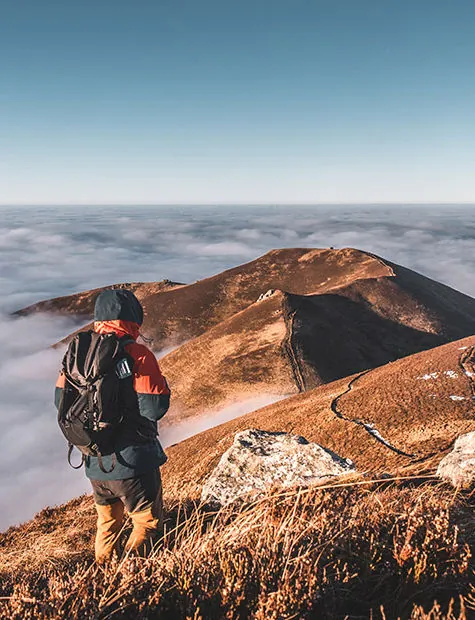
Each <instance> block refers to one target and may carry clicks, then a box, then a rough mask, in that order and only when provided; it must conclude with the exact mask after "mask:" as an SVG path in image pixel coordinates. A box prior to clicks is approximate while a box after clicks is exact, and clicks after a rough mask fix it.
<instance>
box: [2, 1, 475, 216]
mask: <svg viewBox="0 0 475 620" xmlns="http://www.w3.org/2000/svg"><path fill="white" fill-rule="evenodd" d="M474 32H475V2H473V0H451V1H450V2H449V1H448V0H411V1H407V0H313V1H310V0H293V1H290V0H253V1H248V0H241V1H240V2H234V1H230V0H229V1H228V0H220V1H218V0H216V1H215V0H213V1H211V0H202V1H198V0H153V1H152V0H149V1H145V0H136V1H135V2H131V1H130V0H128V1H123V0H95V1H94V2H92V1H90V0H82V1H81V2H73V1H72V0H63V1H61V2H59V1H58V2H52V1H49V0H42V1H41V2H40V1H38V0H34V1H33V0H0V203H2V204H22V203H30V204H49V203H56V204H58V203H59V204H61V203H64V204H71V203H79V204H81V203H142V204H144V203H189V204H193V203H221V202H227V203H319V202H323V203H325V202H379V201H381V202H475V36H474Z"/></svg>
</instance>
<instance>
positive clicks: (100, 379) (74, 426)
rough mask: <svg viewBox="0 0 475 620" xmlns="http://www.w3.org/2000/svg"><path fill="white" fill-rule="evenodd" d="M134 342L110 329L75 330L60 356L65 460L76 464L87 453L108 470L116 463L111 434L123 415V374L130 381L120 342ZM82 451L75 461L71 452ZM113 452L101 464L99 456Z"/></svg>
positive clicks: (129, 366)
mask: <svg viewBox="0 0 475 620" xmlns="http://www.w3.org/2000/svg"><path fill="white" fill-rule="evenodd" d="M129 342H133V340H132V339H131V338H129V337H127V336H126V337H124V338H118V337H117V335H116V334H115V333H109V334H97V333H95V332H93V331H86V332H79V333H78V334H76V336H74V338H73V339H72V340H71V342H70V343H69V347H68V350H67V351H66V353H65V355H64V358H63V373H64V376H65V379H66V381H65V385H64V389H63V393H62V397H61V400H60V403H59V407H58V424H59V427H60V429H61V431H62V432H63V435H64V436H65V437H66V439H67V440H68V443H69V451H68V462H69V464H70V465H71V467H74V469H79V468H80V467H81V466H82V464H83V463H84V459H85V457H86V456H96V457H98V463H99V467H100V468H101V470H102V471H103V472H104V473H110V472H111V471H112V470H113V469H114V467H115V464H116V456H115V450H114V439H115V437H116V435H117V430H118V428H119V427H120V425H121V423H122V422H123V420H124V415H125V410H124V408H123V398H122V396H123V389H124V383H125V382H124V380H127V379H129V381H132V379H131V377H132V368H133V360H132V358H131V357H130V356H129V355H128V354H127V353H126V352H125V350H124V346H125V345H126V344H127V343H129ZM74 447H76V448H78V449H79V450H80V451H81V452H82V460H81V463H80V464H79V465H78V466H74V465H73V464H72V463H71V452H72V450H73V448H74ZM107 454H112V468H111V469H109V470H106V469H105V468H104V465H103V462H102V456H103V455H107Z"/></svg>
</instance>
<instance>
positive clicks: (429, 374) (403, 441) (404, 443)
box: [164, 337, 475, 496]
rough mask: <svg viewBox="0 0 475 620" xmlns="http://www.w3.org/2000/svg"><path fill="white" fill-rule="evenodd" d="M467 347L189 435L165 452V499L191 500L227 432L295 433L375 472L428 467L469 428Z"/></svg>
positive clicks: (474, 418)
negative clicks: (176, 496)
mask: <svg viewBox="0 0 475 620" xmlns="http://www.w3.org/2000/svg"><path fill="white" fill-rule="evenodd" d="M471 347H475V337H470V338H466V339H464V340H460V341H458V342H453V343H450V344H447V345H444V346H441V347H437V348H435V349H431V350H430V351H425V352H422V353H418V354H416V355H412V356H410V357H407V358H404V359H401V360H398V361H396V362H392V363H389V364H387V365H385V366H382V367H380V368H376V369H374V370H371V371H368V372H367V373H363V374H360V375H354V376H353V377H350V378H345V379H341V380H338V381H335V382H333V383H330V384H327V385H323V386H320V387H318V388H316V389H314V390H311V391H308V392H306V393H304V394H298V395H296V396H293V397H291V398H288V399H286V400H283V401H280V402H278V403H276V404H274V405H270V406H268V407H265V408H264V409H260V410H258V411H255V412H253V413H250V414H247V415H245V416H242V417H240V418H237V419H235V420H232V421H231V422H228V423H226V424H223V425H220V426H217V427H215V428H212V429H210V430H208V431H206V432H204V433H200V434H199V435H195V436H194V437H192V438H190V439H187V440H186V441H184V442H182V443H180V444H178V445H176V446H173V447H171V448H169V450H168V455H169V461H168V463H167V464H166V466H165V468H164V479H165V481H166V482H165V484H168V485H169V486H170V492H172V493H178V494H183V495H185V496H190V495H191V496H197V495H198V494H199V493H200V491H201V486H202V484H203V482H204V480H205V479H206V478H207V476H208V475H209V473H210V472H211V471H212V469H213V468H214V467H215V465H216V464H217V462H218V460H219V458H220V457H221V455H222V454H223V452H224V451H225V450H226V449H227V448H229V446H230V445H231V443H232V441H233V437H234V434H235V433H236V432H237V431H240V430H244V429H246V428H259V429H263V430H272V431H288V432H293V433H298V434H301V435H303V436H304V437H306V438H307V439H308V440H311V441H316V442H318V443H320V444H322V445H323V446H326V447H328V448H330V449H332V450H334V451H335V452H337V453H339V454H341V455H342V456H344V457H347V458H351V459H352V460H353V461H354V462H355V464H356V467H357V468H358V469H359V470H360V471H369V472H374V474H377V473H381V472H384V471H391V472H395V471H398V470H410V471H423V470H425V469H427V468H430V467H433V466H435V465H436V464H437V463H438V462H439V460H440V459H441V458H442V456H443V453H444V452H446V451H447V450H448V449H449V448H450V446H451V445H452V443H453V442H454V440H455V439H456V437H457V436H458V435H460V434H462V433H466V432H469V431H473V430H475V411H474V401H473V395H474V392H473V388H474V386H473V379H472V378H471V377H469V376H467V374H466V372H465V371H466V370H467V369H468V371H469V372H471V370H470V366H469V365H467V364H466V365H465V370H464V369H462V367H461V365H460V364H461V359H462V356H465V355H467V353H471V351H472V349H471ZM355 420H356V421H359V422H361V423H365V424H367V425H373V428H371V427H370V426H366V427H365V426H363V425H362V424H360V423H356V422H355ZM378 435H379V436H380V437H381V438H383V439H384V441H386V442H388V443H389V444H390V446H388V445H386V444H385V443H383V441H382V440H381V439H378Z"/></svg>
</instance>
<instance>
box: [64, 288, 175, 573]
mask: <svg viewBox="0 0 475 620" xmlns="http://www.w3.org/2000/svg"><path fill="white" fill-rule="evenodd" d="M142 322H143V309H142V306H141V304H140V302H139V300H138V299H137V298H136V297H135V295H134V294H133V293H132V292H131V291H129V290H126V289H113V290H112V289H110V290H105V291H103V292H102V293H100V294H99V295H98V297H97V299H96V303H95V308H94V330H93V332H81V333H80V334H77V336H76V337H75V338H76V339H78V340H77V343H76V345H75V346H73V342H72V343H71V344H70V348H69V349H68V352H67V353H66V355H65V358H64V361H63V370H62V372H61V373H60V375H59V378H58V382H57V384H56V392H55V404H56V407H57V408H58V421H59V423H60V426H61V427H62V430H63V433H65V435H66V437H67V438H68V440H69V441H70V450H69V457H68V458H70V456H71V451H72V448H73V445H76V446H78V444H81V441H80V440H79V439H78V440H77V443H74V442H71V439H70V437H71V435H70V434H67V433H68V431H69V432H70V431H71V429H72V424H71V420H73V418H74V416H73V417H71V412H72V411H73V409H74V406H75V403H78V402H80V401H79V399H78V393H79V394H80V393H81V389H80V388H81V385H79V384H78V383H77V382H78V381H80V380H82V379H83V375H81V373H80V372H79V371H78V368H86V367H91V368H92V367H94V368H96V370H97V368H98V366H97V364H100V363H101V362H100V360H99V361H97V360H94V359H93V354H94V355H96V356H97V355H99V353H98V351H104V348H102V349H101V347H104V346H105V345H107V346H109V342H112V344H113V345H114V346H115V347H116V348H115V349H114V355H116V357H112V358H111V359H112V363H113V364H115V367H114V368H113V371H114V370H115V373H114V372H112V376H111V375H110V373H109V375H107V376H106V377H105V375H104V374H100V373H96V377H97V376H99V375H100V379H99V383H97V386H99V385H100V381H102V384H101V386H100V387H95V388H93V391H101V390H102V391H101V393H100V398H101V402H100V404H101V406H102V414H103V418H101V419H102V420H104V419H105V417H104V416H105V415H106V413H105V410H106V408H107V402H105V400H106V399H107V397H108V393H107V389H109V393H110V391H111V389H112V388H111V387H108V388H107V385H109V386H110V385H112V384H114V385H115V384H119V388H117V389H118V390H119V392H118V394H119V396H118V397H117V399H116V400H115V401H113V407H112V408H113V409H114V411H112V414H110V413H109V417H110V416H111V415H112V416H113V417H115V421H116V423H115V425H114V424H112V420H109V422H111V423H110V424H106V423H102V425H101V424H98V425H96V427H95V430H96V431H97V432H96V435H95V436H94V437H97V438H98V439H97V441H95V442H94V441H91V442H89V447H84V446H83V447H81V446H79V447H80V448H81V450H82V451H83V462H84V464H85V470H86V476H87V477H88V478H89V479H90V481H91V484H92V490H93V494H94V503H95V507H96V510H97V515H98V518H97V533H96V541H95V556H96V561H97V562H98V563H104V562H107V561H108V560H110V559H111V558H112V556H113V554H114V552H116V553H117V552H118V549H117V545H118V539H119V534H120V531H121V529H122V526H123V520H124V509H126V510H127V512H128V513H129V515H130V517H131V520H132V524H133V530H132V533H131V535H130V537H129V539H128V541H127V543H126V545H125V552H126V553H127V552H134V553H138V554H140V555H145V554H146V553H147V551H148V550H149V549H150V547H151V544H153V540H154V539H155V538H156V537H157V536H158V535H159V532H160V530H161V528H162V525H163V504H162V482H161V476H160V469H159V468H160V466H161V465H163V464H164V463H165V461H166V460H167V457H166V455H165V453H164V451H163V449H162V447H161V445H160V442H159V440H158V437H157V421H158V420H159V419H160V418H162V417H163V416H164V415H165V413H166V412H167V410H168V407H169V403H170V390H169V388H168V385H167V382H166V380H165V378H164V377H163V375H162V373H161V372H160V368H159V366H158V362H157V360H156V358H155V356H154V354H153V353H152V352H151V351H150V350H149V349H148V348H147V347H146V346H144V345H142V344H138V343H137V342H136V339H137V337H138V336H139V328H140V326H141V325H142ZM101 335H102V336H101ZM114 335H115V336H114ZM104 336H107V338H105V337H104ZM81 342H82V343H84V342H86V343H87V346H89V349H88V350H86V353H87V355H85V353H84V349H85V346H84V345H83V344H81ZM78 343H79V344H78ZM89 343H92V344H89ZM104 343H105V345H104ZM93 345H94V347H95V348H93ZM81 351H82V353H81ZM91 351H92V352H93V353H91ZM117 351H118V357H119V358H122V359H121V360H120V362H118V363H116V360H117ZM68 355H69V358H68ZM104 355H106V354H105V353H103V354H102V359H104ZM81 356H82V358H83V359H82V360H81V359H77V358H80V357H81ZM71 358H73V360H72V362H71ZM68 360H69V362H68ZM91 360H92V362H91ZM68 363H69V368H70V372H68V370H67V366H68ZM88 364H89V366H88ZM94 364H96V366H94ZM83 374H86V371H85V370H84V371H83ZM66 375H67V376H66ZM107 377H109V378H107ZM111 377H112V378H111ZM116 377H118V379H117V378H116ZM81 378H82V379H81ZM119 379H120V381H119ZM107 381H110V382H112V383H110V384H108V383H107ZM71 382H73V383H74V385H73V384H72V383H71ZM86 387H87V385H86ZM106 388H107V389H106ZM78 389H79V392H78ZM69 393H72V396H71V397H70V398H69V400H68V398H67V395H68V394H69ZM85 398H88V397H87V395H86V396H85ZM95 398H96V400H95V401H93V406H92V407H93V408H94V403H95V404H96V405H97V396H96V395H95ZM85 402H86V403H87V402H89V401H87V400H86V401H85ZM68 407H69V409H68ZM118 408H119V409H120V411H117V409H118ZM86 410H87V407H84V404H83V405H82V406H81V407H80V413H82V412H86ZM78 411H79V410H78ZM75 415H76V414H75ZM85 415H91V414H90V413H88V412H86V414H85ZM94 415H97V412H96V414H94ZM68 416H69V417H68ZM77 416H78V419H79V418H80V415H79V413H78V414H77ZM80 419H81V421H82V422H83V419H82V418H80ZM96 419H97V418H96ZM65 420H66V422H65ZM73 421H74V420H73ZM117 421H118V422H117ZM65 427H66V428H65ZM86 427H88V428H89V418H87V423H82V424H81V428H79V430H78V431H76V435H75V436H74V437H77V436H78V433H84V432H85V429H86ZM103 428H108V429H109V435H110V436H112V438H113V439H112V440H110V437H109V442H110V441H112V443H111V445H112V448H110V449H109V450H105V451H103V452H102V453H101V452H100V451H99V448H98V446H99V445H102V444H100V441H99V439H100V438H101V437H102V435H103V434H104V435H105V432H104V430H101V429H103ZM111 429H112V430H111ZM111 433H112V435H111ZM82 443H83V444H85V443H87V442H86V441H82ZM94 454H96V455H94ZM70 464H71V465H72V463H71V461H70ZM73 467H74V466H73Z"/></svg>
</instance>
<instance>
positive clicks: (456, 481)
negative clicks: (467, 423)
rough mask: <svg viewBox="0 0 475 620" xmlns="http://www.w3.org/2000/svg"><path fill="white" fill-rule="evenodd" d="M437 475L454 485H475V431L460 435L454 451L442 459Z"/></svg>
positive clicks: (466, 486) (465, 486)
mask: <svg viewBox="0 0 475 620" xmlns="http://www.w3.org/2000/svg"><path fill="white" fill-rule="evenodd" d="M437 475H438V476H439V477H440V478H442V479H443V480H447V481H448V482H450V483H451V484H452V485H453V486H454V487H459V488H462V489H469V488H470V487H472V486H474V485H475V431H473V432H471V433H466V434H465V435H460V437H459V438H458V439H457V440H456V442H455V444H454V449H453V450H452V452H450V454H448V455H447V456H446V457H444V458H443V459H442V460H441V461H440V463H439V467H438V468H437Z"/></svg>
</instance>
